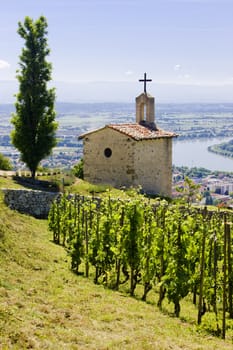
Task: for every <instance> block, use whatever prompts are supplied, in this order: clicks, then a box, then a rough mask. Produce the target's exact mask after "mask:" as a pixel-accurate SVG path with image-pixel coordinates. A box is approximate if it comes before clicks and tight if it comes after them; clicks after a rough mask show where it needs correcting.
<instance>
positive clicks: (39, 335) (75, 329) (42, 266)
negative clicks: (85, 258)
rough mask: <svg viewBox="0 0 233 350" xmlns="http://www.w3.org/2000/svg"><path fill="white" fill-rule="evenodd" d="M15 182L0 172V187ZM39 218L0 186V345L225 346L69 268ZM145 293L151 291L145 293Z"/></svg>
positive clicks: (185, 318)
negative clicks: (11, 201)
mask: <svg viewBox="0 0 233 350" xmlns="http://www.w3.org/2000/svg"><path fill="white" fill-rule="evenodd" d="M9 186H11V187H12V186H15V185H14V184H13V183H12V181H9V180H7V179H2V178H0V187H9ZM51 236H52V235H51V233H50V232H49V231H48V228H47V222H46V221H45V220H44V221H42V220H37V219H34V218H31V217H28V216H26V215H22V214H19V213H16V212H13V211H11V210H9V209H8V208H7V207H6V206H5V205H4V204H3V198H2V194H1V193H0V349H1V350H3V349H4V350H6V349H54V350H57V349H58V350H59V349H61V350H62V349H78V350H84V349H86V350H87V349H88V350H92V349H98V350H100V349H101V350H104V349H105V350H107V349H109V350H110V349H123V350H124V349H126V350H127V349H148V350H151V349H156V350H162V349H163V350H165V349H166V350H168V349H174V350H178V349H183V350H184V349H190V350H201V349H203V350H204V349H205V350H214V349H216V350H217V349H229V350H230V349H232V340H231V339H229V338H228V339H226V341H223V340H221V339H218V338H215V337H212V336H211V335H209V334H207V333H205V332H203V331H201V330H198V329H197V327H196V325H195V322H194V320H192V318H191V317H189V313H190V310H189V309H187V308H185V307H183V306H182V310H184V314H183V315H182V317H181V318H180V319H176V318H173V317H171V316H170V315H169V312H170V311H169V310H172V307H171V308H170V309H169V305H167V306H166V309H165V310H164V312H163V313H162V312H161V311H159V310H158V309H157V307H156V306H155V305H154V303H153V302H152V301H151V302H150V303H147V304H146V303H144V302H142V301H140V300H137V299H136V298H130V297H129V296H128V295H127V294H126V293H120V292H113V291H110V290H107V289H104V287H103V286H98V285H94V284H93V282H92V281H91V280H87V279H85V278H83V277H82V276H76V275H74V274H73V273H72V272H71V271H70V270H69V264H68V261H67V260H68V258H67V255H66V252H65V251H64V249H63V248H62V247H60V246H57V245H54V244H53V243H52V242H51ZM151 300H152V299H151Z"/></svg>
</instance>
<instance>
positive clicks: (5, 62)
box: [0, 60, 10, 69]
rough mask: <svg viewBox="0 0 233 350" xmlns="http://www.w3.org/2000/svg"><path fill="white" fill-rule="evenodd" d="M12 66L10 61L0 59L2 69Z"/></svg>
mask: <svg viewBox="0 0 233 350" xmlns="http://www.w3.org/2000/svg"><path fill="white" fill-rule="evenodd" d="M9 67H10V63H8V62H7V61H4V60H0V69H5V68H9Z"/></svg>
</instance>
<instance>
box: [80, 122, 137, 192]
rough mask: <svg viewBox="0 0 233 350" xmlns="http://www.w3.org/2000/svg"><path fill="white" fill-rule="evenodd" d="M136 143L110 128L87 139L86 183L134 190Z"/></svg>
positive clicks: (85, 140)
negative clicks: (130, 187)
mask: <svg viewBox="0 0 233 350" xmlns="http://www.w3.org/2000/svg"><path fill="white" fill-rule="evenodd" d="M134 145H135V141H134V140H132V139H131V138H129V137H127V136H126V135H123V134H121V133H119V132H116V131H114V130H112V129H111V128H104V129H102V130H98V132H94V133H92V134H89V135H87V136H86V137H85V138H84V179H85V180H86V181H89V182H91V183H95V184H109V185H112V186H114V187H118V188H119V187H122V186H126V187H128V186H131V185H132V184H133V181H134V177H135V168H134Z"/></svg>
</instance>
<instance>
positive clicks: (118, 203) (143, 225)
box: [49, 195, 233, 338]
mask: <svg viewBox="0 0 233 350" xmlns="http://www.w3.org/2000/svg"><path fill="white" fill-rule="evenodd" d="M232 218H233V214H232V213H231V212H228V211H220V210H216V211H210V210H208V209H207V208H195V207H192V206H190V205H188V204H187V205H184V204H182V205H180V204H172V203H168V202H167V201H165V200H159V199H158V201H157V202H153V204H151V203H150V202H149V200H148V199H146V198H136V197H135V198H133V199H131V200H128V201H126V200H124V201H123V200H113V199H111V198H110V197H109V198H104V199H101V200H100V199H97V198H89V197H83V196H79V195H74V196H68V195H63V196H62V198H60V200H58V201H56V202H54V204H53V206H52V208H51V210H50V213H49V229H50V230H51V231H52V232H53V240H54V242H55V243H57V244H61V245H63V246H64V247H65V248H66V249H67V251H68V253H69V255H70V257H71V268H72V270H73V271H74V272H75V273H77V274H80V275H84V276H85V277H89V278H90V277H93V279H94V282H95V283H98V284H100V283H102V284H104V285H105V286H106V287H109V288H112V289H115V290H119V289H120V288H121V286H123V285H126V286H128V289H129V293H130V295H131V296H134V295H135V291H136V288H137V287H138V286H141V287H142V288H141V289H140V290H143V293H142V295H141V298H142V300H144V301H146V299H147V295H148V293H149V292H150V291H152V290H156V291H157V294H158V300H157V305H158V307H159V308H161V309H162V305H163V301H164V299H165V298H167V300H168V301H169V302H172V303H173V304H174V314H175V316H177V317H179V315H180V311H181V301H182V299H183V298H185V297H187V296H188V295H189V296H190V295H191V296H192V301H193V304H195V305H196V309H197V324H199V325H200V324H201V322H202V317H203V315H204V314H205V315H209V317H210V319H211V320H212V321H213V318H214V322H211V327H212V329H211V331H212V333H213V334H216V335H221V336H222V338H225V333H226V330H227V329H231V330H232V328H233V321H232V320H233V304H232V297H233V267H232V263H233V256H232V238H231V223H232Z"/></svg>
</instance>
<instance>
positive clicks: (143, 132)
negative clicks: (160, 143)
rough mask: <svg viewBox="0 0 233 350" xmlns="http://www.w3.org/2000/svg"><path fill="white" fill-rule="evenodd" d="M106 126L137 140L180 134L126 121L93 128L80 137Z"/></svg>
mask: <svg viewBox="0 0 233 350" xmlns="http://www.w3.org/2000/svg"><path fill="white" fill-rule="evenodd" d="M105 128H111V129H113V130H116V131H118V132H120V133H121V134H124V135H126V136H129V137H131V138H132V139H134V140H136V141H140V140H152V139H159V138H170V137H176V136H178V135H177V134H175V133H174V132H169V131H164V130H161V129H157V128H156V129H155V128H151V127H149V126H146V125H145V126H144V125H141V124H138V123H125V124H108V125H106V126H105V127H103V128H100V129H97V130H93V131H90V132H87V133H85V134H82V135H80V136H79V139H82V138H84V137H85V136H87V135H90V134H92V133H95V132H98V131H100V130H103V129H105Z"/></svg>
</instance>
